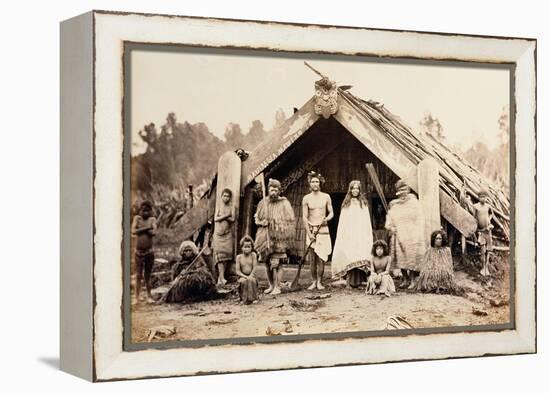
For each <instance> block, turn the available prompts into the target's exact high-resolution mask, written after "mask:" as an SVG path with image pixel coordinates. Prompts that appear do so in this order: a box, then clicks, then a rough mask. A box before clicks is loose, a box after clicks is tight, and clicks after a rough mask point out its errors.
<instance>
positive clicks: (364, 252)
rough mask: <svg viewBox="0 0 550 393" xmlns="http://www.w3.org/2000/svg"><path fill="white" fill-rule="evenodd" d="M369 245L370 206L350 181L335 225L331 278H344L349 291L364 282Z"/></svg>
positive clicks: (353, 181) (369, 251)
mask: <svg viewBox="0 0 550 393" xmlns="http://www.w3.org/2000/svg"><path fill="white" fill-rule="evenodd" d="M372 243H373V239H372V225H371V220H370V213H369V206H368V203H367V200H366V198H365V196H364V195H363V192H362V190H361V182H360V181H359V180H352V181H351V182H350V184H349V187H348V193H347V194H346V197H345V198H344V202H343V203H342V210H341V212H340V219H339V221H338V231H337V232H336V243H335V245H334V251H333V253H332V266H331V267H332V278H333V279H343V278H344V277H346V281H347V284H348V285H349V286H351V287H357V286H359V285H360V284H361V282H363V281H366V272H367V271H368V266H369V263H370V260H371V248H372Z"/></svg>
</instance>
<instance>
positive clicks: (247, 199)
mask: <svg viewBox="0 0 550 393" xmlns="http://www.w3.org/2000/svg"><path fill="white" fill-rule="evenodd" d="M253 204H254V187H250V186H249V187H246V188H245V190H244V198H243V207H242V229H241V233H240V235H239V236H241V237H242V236H244V235H249V236H251V235H252V223H253V222H254V211H253V208H254V205H253Z"/></svg>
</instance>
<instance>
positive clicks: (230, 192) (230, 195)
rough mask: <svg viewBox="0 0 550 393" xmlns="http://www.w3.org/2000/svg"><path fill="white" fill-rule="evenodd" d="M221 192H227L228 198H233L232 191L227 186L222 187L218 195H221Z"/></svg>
mask: <svg viewBox="0 0 550 393" xmlns="http://www.w3.org/2000/svg"><path fill="white" fill-rule="evenodd" d="M223 194H229V198H233V191H231V190H230V189H229V188H224V189H223V190H222V193H221V194H220V195H222V196H223Z"/></svg>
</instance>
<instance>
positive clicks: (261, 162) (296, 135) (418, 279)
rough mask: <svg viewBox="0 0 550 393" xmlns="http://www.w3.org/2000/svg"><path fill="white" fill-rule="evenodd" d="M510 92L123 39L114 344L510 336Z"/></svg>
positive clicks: (454, 70)
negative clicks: (119, 305)
mask: <svg viewBox="0 0 550 393" xmlns="http://www.w3.org/2000/svg"><path fill="white" fill-rule="evenodd" d="M512 81H513V67H511V66H510V65H509V64H497V63H495V64H489V63H467V62H452V61H442V60H439V61H436V60H420V59H384V58H376V57H368V56H344V55H332V54H330V55H329V54H311V53H297V52H294V53H293V52H275V53H274V52H268V51H262V50H245V49H235V48H226V49H220V48H206V47H190V46H175V45H173V46H170V45H160V44H157V45H154V44H140V43H125V46H124V102H123V108H124V134H125V147H124V150H125V151H124V159H125V171H124V198H125V199H124V203H125V205H124V240H125V242H124V262H123V266H124V268H123V270H124V307H125V313H124V324H125V325H124V326H125V331H124V334H125V343H126V347H127V348H128V349H136V348H137V349H141V348H147V347H149V346H155V345H175V346H178V345H182V346H185V345H191V346H193V345H201V344H215V343H239V342H268V341H269V340H275V341H285V340H304V339H309V338H327V339H330V338H345V337H368V336H371V335H377V336H380V335H406V334H411V333H437V332H463V331H477V330H483V331H500V330H505V329H513V328H514V318H513V313H514V295H513V294H514V273H513V272H514V266H515V265H514V264H515V261H514V258H513V255H514V254H513V248H512V247H513V242H512V241H511V239H514V222H513V220H512V219H511V217H513V210H514V209H513V206H512V205H511V203H510V201H511V200H513V195H511V192H513V189H514V187H513V184H511V182H512V181H513V179H512V177H511V173H513V168H514V165H515V163H514V160H513V157H514V154H513V146H514V137H515V134H514V130H513V126H512V127H511V125H513V124H514V121H513V118H512V119H511V117H512V116H513V115H514V114H513V113H512V112H511V111H510V108H511V107H513V106H514V102H513V82H512ZM511 146H512V148H511ZM511 248H512V249H511Z"/></svg>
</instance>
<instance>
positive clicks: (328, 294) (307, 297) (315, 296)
mask: <svg viewBox="0 0 550 393" xmlns="http://www.w3.org/2000/svg"><path fill="white" fill-rule="evenodd" d="M331 296H332V295H331V294H330V293H322V294H320V295H309V296H306V299H308V300H320V299H327V298H329V297H331Z"/></svg>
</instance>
